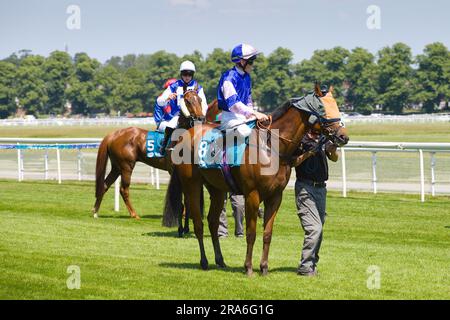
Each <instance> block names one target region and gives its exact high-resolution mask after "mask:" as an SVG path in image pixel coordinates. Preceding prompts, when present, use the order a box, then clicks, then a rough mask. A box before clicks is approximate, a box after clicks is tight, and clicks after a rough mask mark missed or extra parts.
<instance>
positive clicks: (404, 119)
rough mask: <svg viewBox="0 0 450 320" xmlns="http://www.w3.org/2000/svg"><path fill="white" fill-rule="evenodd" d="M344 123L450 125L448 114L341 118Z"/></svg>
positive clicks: (377, 115) (379, 115)
mask: <svg viewBox="0 0 450 320" xmlns="http://www.w3.org/2000/svg"><path fill="white" fill-rule="evenodd" d="M343 120H344V122H345V123H348V124H352V123H434V122H444V123H445V122H447V123H449V124H450V114H439V113H437V114H412V115H406V116H404V115H382V114H372V115H369V116H363V115H360V116H345V115H344V116H343Z"/></svg>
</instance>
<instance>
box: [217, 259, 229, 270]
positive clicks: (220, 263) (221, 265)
mask: <svg viewBox="0 0 450 320" xmlns="http://www.w3.org/2000/svg"><path fill="white" fill-rule="evenodd" d="M216 265H217V267H218V268H219V269H225V268H226V267H227V265H226V264H225V262H224V261H223V260H221V261H216Z"/></svg>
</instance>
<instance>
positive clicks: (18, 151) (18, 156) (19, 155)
mask: <svg viewBox="0 0 450 320" xmlns="http://www.w3.org/2000/svg"><path fill="white" fill-rule="evenodd" d="M21 158H22V156H21V152H20V149H19V143H17V181H19V182H20V181H22V180H21V178H22V175H21V171H22V165H21V161H20V159H21Z"/></svg>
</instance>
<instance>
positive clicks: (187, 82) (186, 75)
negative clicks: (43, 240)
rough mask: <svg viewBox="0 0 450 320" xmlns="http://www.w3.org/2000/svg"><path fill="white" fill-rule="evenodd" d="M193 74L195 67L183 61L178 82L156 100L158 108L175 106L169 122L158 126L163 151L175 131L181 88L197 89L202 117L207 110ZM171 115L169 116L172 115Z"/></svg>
mask: <svg viewBox="0 0 450 320" xmlns="http://www.w3.org/2000/svg"><path fill="white" fill-rule="evenodd" d="M194 74H195V65H194V64H193V63H192V62H191V61H189V60H186V61H183V62H182V63H181V65H180V77H181V79H180V80H177V81H176V82H174V83H172V84H171V85H170V86H169V87H167V89H166V90H164V92H163V93H162V94H161V95H160V96H159V97H158V99H156V103H157V104H158V105H159V106H160V107H165V106H166V105H167V104H168V103H169V102H171V103H172V102H173V103H174V105H175V106H176V109H175V110H176V112H175V111H173V110H172V113H173V116H172V118H171V119H170V120H169V121H161V123H160V124H159V127H158V130H159V131H162V132H164V133H165V136H164V141H163V143H162V146H161V149H164V148H165V146H166V144H167V142H168V140H169V137H170V135H171V134H172V132H173V131H174V130H175V128H176V127H177V124H178V118H179V114H180V110H181V106H180V102H181V101H182V99H184V97H183V96H184V92H183V87H186V90H195V88H197V94H198V96H199V97H200V99H201V100H202V111H203V116H205V115H206V111H207V110H208V103H207V102H206V97H205V92H204V91H203V87H202V86H201V85H199V84H198V82H197V81H196V80H194ZM172 113H171V114H172Z"/></svg>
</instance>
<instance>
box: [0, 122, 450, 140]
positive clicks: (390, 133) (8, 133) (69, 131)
mask: <svg viewBox="0 0 450 320" xmlns="http://www.w3.org/2000/svg"><path fill="white" fill-rule="evenodd" d="M127 127H128V126H127ZM118 128H119V127H108V126H106V127H103V126H80V127H70V126H65V127H42V126H41V127H32V126H30V127H0V137H22V138H42V137H43V138H101V137H104V136H105V135H106V134H107V133H109V132H112V131H114V130H116V129H118ZM143 128H144V129H147V130H150V129H153V126H149V127H143ZM347 128H348V132H349V135H350V139H351V140H353V141H396V142H397V141H399V142H450V135H449V132H450V123H442V122H437V123H429V124H427V123H394V124H363V123H358V124H352V123H349V124H348V125H347Z"/></svg>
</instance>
